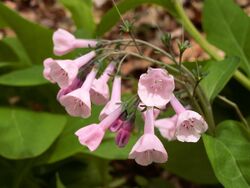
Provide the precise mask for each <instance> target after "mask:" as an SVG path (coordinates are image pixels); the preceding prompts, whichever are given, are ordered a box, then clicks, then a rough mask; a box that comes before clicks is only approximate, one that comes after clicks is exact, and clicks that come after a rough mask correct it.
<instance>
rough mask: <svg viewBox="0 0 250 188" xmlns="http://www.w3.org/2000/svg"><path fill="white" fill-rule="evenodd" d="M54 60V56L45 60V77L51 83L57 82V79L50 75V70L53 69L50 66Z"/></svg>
mask: <svg viewBox="0 0 250 188" xmlns="http://www.w3.org/2000/svg"><path fill="white" fill-rule="evenodd" d="M53 62H54V60H53V59H52V58H47V59H45V60H44V61H43V66H44V69H43V77H44V78H45V79H47V80H48V81H50V82H51V83H55V81H54V80H53V79H52V78H51V76H50V71H51V68H50V66H51V63H53Z"/></svg>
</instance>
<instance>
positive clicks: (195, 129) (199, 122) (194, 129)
mask: <svg viewBox="0 0 250 188" xmlns="http://www.w3.org/2000/svg"><path fill="white" fill-rule="evenodd" d="M170 104H171V105H172V107H173V109H174V110H175V112H176V114H177V115H178V118H177V122H176V138H177V140H179V141H182V142H198V140H199V139H200V137H201V134H202V133H204V132H205V131H206V130H207V129H208V125H207V123H206V121H205V120H204V119H203V117H202V116H201V115H200V114H198V113H197V112H194V111H192V110H186V109H185V108H184V106H182V104H181V103H180V102H179V101H178V99H177V98H176V97H175V96H174V95H172V97H171V100H170Z"/></svg>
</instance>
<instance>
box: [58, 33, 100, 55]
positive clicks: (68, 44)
mask: <svg viewBox="0 0 250 188" xmlns="http://www.w3.org/2000/svg"><path fill="white" fill-rule="evenodd" d="M53 43H54V49H53V50H54V54H55V55H58V56H61V55H64V54H67V53H69V52H71V51H73V50H74V49H75V48H87V47H95V46H96V44H97V42H96V41H95V40H85V39H76V38H75V36H74V35H72V34H71V33H69V32H68V31H66V30H64V29H58V30H56V31H55V32H54V34H53Z"/></svg>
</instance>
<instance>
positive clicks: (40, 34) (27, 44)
mask: <svg viewBox="0 0 250 188" xmlns="http://www.w3.org/2000/svg"><path fill="white" fill-rule="evenodd" d="M0 19H1V20H3V21H4V22H6V24H7V25H8V27H10V28H11V29H13V31H14V32H15V33H16V35H17V37H18V39H19V40H20V42H21V44H22V45H23V47H24V48H25V50H26V52H27V54H28V55H29V57H30V59H31V60H32V63H37V64H38V63H41V62H42V61H43V60H44V59H45V58H46V57H48V56H51V55H52V39H51V38H52V31H51V30H49V29H47V28H44V27H42V26H40V25H38V24H35V23H32V22H30V21H28V20H26V19H24V18H22V17H21V16H20V15H18V13H17V12H15V11H13V10H11V9H9V8H8V7H6V6H5V5H4V4H3V3H0Z"/></svg>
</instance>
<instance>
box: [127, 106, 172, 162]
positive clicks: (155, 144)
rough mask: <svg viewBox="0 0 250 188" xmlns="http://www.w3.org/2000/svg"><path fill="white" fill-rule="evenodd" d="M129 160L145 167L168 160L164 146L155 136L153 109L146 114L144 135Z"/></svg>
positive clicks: (133, 149) (149, 109)
mask: <svg viewBox="0 0 250 188" xmlns="http://www.w3.org/2000/svg"><path fill="white" fill-rule="evenodd" d="M129 158H130V159H135V161H136V162H137V163H138V164H140V165H143V166H147V165H149V164H151V163H152V162H157V163H164V162H166V161H167V159H168V154H167V152H166V150H165V148H164V146H163V145H162V143H161V141H160V140H159V139H158V138H157V136H155V134H154V114H153V108H151V107H149V108H148V109H147V112H146V117H145V125H144V134H143V136H141V137H140V138H139V140H138V141H137V142H136V144H135V145H134V146H133V148H132V150H131V152H130V153H129Z"/></svg>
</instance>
